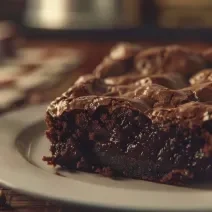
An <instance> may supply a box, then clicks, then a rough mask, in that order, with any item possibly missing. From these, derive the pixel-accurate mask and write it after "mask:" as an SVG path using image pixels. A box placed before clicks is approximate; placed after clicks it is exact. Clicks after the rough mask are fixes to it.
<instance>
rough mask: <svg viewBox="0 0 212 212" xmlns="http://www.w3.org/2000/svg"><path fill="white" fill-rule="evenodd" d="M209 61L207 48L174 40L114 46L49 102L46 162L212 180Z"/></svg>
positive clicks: (159, 178)
mask: <svg viewBox="0 0 212 212" xmlns="http://www.w3.org/2000/svg"><path fill="white" fill-rule="evenodd" d="M202 55H203V56H202ZM208 64H209V63H208V61H207V60H206V59H205V58H204V54H199V53H195V52H192V51H191V50H189V49H187V48H184V47H180V46H177V45H172V46H167V47H157V48H150V49H144V48H142V47H140V46H136V45H134V44H129V43H121V44H118V45H116V46H115V47H114V48H113V49H112V50H111V52H110V54H109V55H108V56H106V58H105V59H104V60H103V62H102V63H101V64H100V65H99V66H98V67H97V68H96V69H95V70H94V72H93V74H90V75H85V76H82V77H80V78H79V79H78V80H77V81H76V82H75V84H74V85H73V86H72V87H71V88H70V89H69V90H68V91H66V92H65V93H64V94H62V95H61V97H58V98H57V99H56V100H54V101H53V102H52V103H51V104H50V105H49V107H48V109H47V115H46V123H47V127H48V129H47V132H46V134H47V137H48V138H49V140H50V142H51V148H50V151H51V153H52V156H51V157H44V160H45V161H47V162H48V163H49V164H53V165H60V166H62V167H67V168H70V169H74V170H82V171H87V172H95V173H100V174H103V175H104V176H110V177H114V176H124V177H129V178H137V179H144V180H150V181H156V182H161V183H167V184H178V185H180V184H185V183H186V184H187V183H191V182H194V181H199V180H208V179H211V177H212V155H211V154H212V145H211V144H212V82H211V80H210V78H211V69H209V68H210V67H208ZM206 68H207V69H206ZM202 69H205V70H202ZM189 84H190V85H189ZM126 164H127V166H126Z"/></svg>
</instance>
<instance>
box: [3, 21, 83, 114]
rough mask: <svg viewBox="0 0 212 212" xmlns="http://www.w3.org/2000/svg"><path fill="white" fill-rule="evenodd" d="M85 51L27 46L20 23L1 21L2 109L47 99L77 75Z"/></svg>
mask: <svg viewBox="0 0 212 212" xmlns="http://www.w3.org/2000/svg"><path fill="white" fill-rule="evenodd" d="M82 58H83V56H82V54H81V52H80V51H78V50H74V49H72V48H61V47H51V46H49V47H37V46H33V47H27V46H26V45H25V42H24V37H23V36H21V35H19V31H18V27H16V25H15V24H14V23H12V22H8V21H1V22H0V113H2V112H6V111H8V110H11V109H13V108H17V107H20V106H24V105H26V104H37V103H43V102H48V101H50V100H51V99H52V98H54V97H55V96H57V95H58V94H60V93H62V92H63V90H64V89H67V88H68V87H69V86H70V85H71V84H72V83H73V81H74V80H75V79H76V78H77V77H78V74H79V73H78V72H74V69H75V68H76V67H77V66H78V65H79V64H80V63H81V61H82Z"/></svg>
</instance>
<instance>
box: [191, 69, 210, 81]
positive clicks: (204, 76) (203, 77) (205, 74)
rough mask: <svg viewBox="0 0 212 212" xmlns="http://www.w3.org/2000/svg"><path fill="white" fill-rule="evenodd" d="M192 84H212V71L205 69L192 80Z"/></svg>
mask: <svg viewBox="0 0 212 212" xmlns="http://www.w3.org/2000/svg"><path fill="white" fill-rule="evenodd" d="M189 81H190V84H191V85H194V84H200V83H204V82H212V69H204V70H202V71H200V72H198V73H197V74H195V75H194V76H192V77H191V78H190V80H189Z"/></svg>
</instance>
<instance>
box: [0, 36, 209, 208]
mask: <svg viewBox="0 0 212 212" xmlns="http://www.w3.org/2000/svg"><path fill="white" fill-rule="evenodd" d="M114 43H115V42H113V41H111V42H104V41H96V42H89V41H63V42H61V41H47V40H43V41H41V40H30V41H27V43H26V44H27V46H47V47H49V46H60V47H62V46H63V47H64V46H65V47H67V46H70V47H73V48H76V49H79V50H82V51H83V52H84V53H85V57H86V59H85V61H84V63H83V64H82V65H81V66H80V67H79V68H78V69H77V70H76V72H78V75H80V74H83V73H90V72H91V71H92V70H93V69H94V68H95V66H96V65H97V64H98V63H99V62H100V61H101V60H102V58H103V57H104V55H106V54H107V52H108V51H109V49H110V48H111V46H112V45H113V44H114ZM139 43H141V44H142V45H143V46H146V47H147V46H152V45H162V44H167V43H168V42H166V43H157V42H139ZM178 43H179V44H182V45H186V46H189V47H191V48H193V49H195V50H197V51H201V50H203V49H206V48H208V47H210V46H212V45H211V44H210V43H199V42H190V43H188V42H186V43H185V42H178ZM70 82H71V80H70ZM3 191H4V193H5V194H6V197H7V202H8V205H7V206H6V207H1V208H0V211H7V212H9V211H18V212H34V211H39V212H56V211H57V212H61V211H73V212H74V211H93V209H92V210H91V209H87V210H86V209H78V208H76V207H73V206H71V207H70V206H69V207H68V208H67V207H66V206H63V205H60V204H57V203H54V202H51V203H50V202H49V201H45V200H39V199H37V198H36V199H35V198H33V197H28V196H26V195H22V194H20V193H16V192H15V191H12V190H10V189H3Z"/></svg>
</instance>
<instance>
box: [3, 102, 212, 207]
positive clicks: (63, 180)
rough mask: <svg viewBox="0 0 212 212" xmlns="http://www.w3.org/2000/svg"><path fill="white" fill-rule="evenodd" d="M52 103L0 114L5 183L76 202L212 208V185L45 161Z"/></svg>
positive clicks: (19, 189) (86, 204) (53, 197)
mask: <svg viewBox="0 0 212 212" xmlns="http://www.w3.org/2000/svg"><path fill="white" fill-rule="evenodd" d="M45 109H46V106H39V107H31V108H26V109H24V110H20V111H16V112H12V113H9V114H7V115H5V116H3V117H1V118H0V139H1V147H0V182H1V183H3V184H4V185H6V186H8V187H10V188H12V189H15V190H18V191H21V192H23V193H26V194H29V195H36V196H39V197H42V198H47V199H52V200H59V201H63V202H66V203H71V204H80V205H84V206H92V207H106V208H113V209H125V210H128V211H129V210H142V211H148V210H151V211H159V210H160V211H187V210H189V211H209V210H212V200H211V199H212V190H211V189H212V186H211V185H199V187H196V188H180V187H175V186H167V185H161V184H156V183H151V182H145V181H141V180H112V179H109V178H104V177H101V176H98V175H94V174H86V173H69V172H68V171H65V170H60V169H54V168H52V167H50V166H47V165H46V164H45V163H44V162H43V161H42V159H41V158H42V156H43V155H49V151H48V148H49V142H48V141H47V139H46V138H45V136H44V133H43V132H44V130H45V125H44V122H43V121H42V120H43V118H44V115H45Z"/></svg>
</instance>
